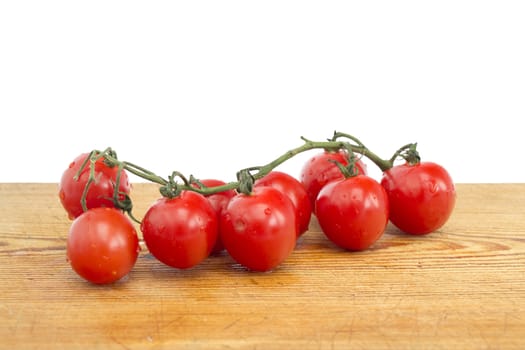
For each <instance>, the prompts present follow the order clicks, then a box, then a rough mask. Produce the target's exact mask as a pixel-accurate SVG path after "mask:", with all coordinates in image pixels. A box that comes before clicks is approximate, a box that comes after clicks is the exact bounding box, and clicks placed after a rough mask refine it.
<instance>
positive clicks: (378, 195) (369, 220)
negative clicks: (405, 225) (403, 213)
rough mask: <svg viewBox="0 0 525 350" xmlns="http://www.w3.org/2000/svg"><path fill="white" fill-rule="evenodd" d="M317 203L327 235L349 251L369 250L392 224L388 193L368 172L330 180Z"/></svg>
mask: <svg viewBox="0 0 525 350" xmlns="http://www.w3.org/2000/svg"><path fill="white" fill-rule="evenodd" d="M315 205H316V208H317V212H316V213H317V220H318V221H319V226H320V227H321V229H322V231H323V232H324V234H325V235H326V236H327V237H328V239H330V240H331V241H332V242H334V243H335V244H336V245H338V246H339V247H341V248H344V249H347V250H353V251H361V250H365V249H367V248H368V247H370V246H371V245H372V244H373V243H374V242H376V241H377V240H378V239H379V238H380V237H381V236H382V235H383V232H384V231H385V229H386V225H387V224H388V211H389V204H388V197H387V194H386V192H385V190H384V189H383V187H382V186H381V185H380V184H379V182H377V181H376V180H374V179H372V178H371V177H369V176H366V175H357V176H353V177H348V178H346V179H343V180H337V181H332V182H330V183H328V184H327V185H326V186H324V187H323V189H321V191H320V192H319V196H318V197H317V200H316V204H315Z"/></svg>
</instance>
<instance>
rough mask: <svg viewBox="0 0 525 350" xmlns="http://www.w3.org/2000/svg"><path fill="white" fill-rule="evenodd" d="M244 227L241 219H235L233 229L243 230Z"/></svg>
mask: <svg viewBox="0 0 525 350" xmlns="http://www.w3.org/2000/svg"><path fill="white" fill-rule="evenodd" d="M245 229H246V223H245V222H244V221H243V220H236V221H235V231H244V230H245Z"/></svg>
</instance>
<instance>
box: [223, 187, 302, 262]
mask: <svg viewBox="0 0 525 350" xmlns="http://www.w3.org/2000/svg"><path fill="white" fill-rule="evenodd" d="M220 230H221V234H222V241H223V243H224V246H225V247H226V250H227V251H228V253H229V254H230V256H231V257H232V258H233V259H234V260H235V261H236V262H238V263H239V264H241V265H243V266H244V267H246V268H248V269H250V270H253V271H269V270H272V269H274V268H275V267H277V266H278V265H280V264H281V263H282V262H284V261H285V260H286V258H288V256H289V255H290V254H291V253H292V251H293V249H294V247H295V242H296V236H297V233H296V232H297V224H296V216H295V208H294V206H293V203H292V201H291V200H290V199H289V198H288V197H287V196H286V195H284V194H283V193H281V192H280V191H279V190H277V189H275V188H273V187H254V188H253V191H252V193H250V194H243V193H240V194H238V195H237V196H235V197H233V198H232V199H231V200H230V202H229V203H228V206H227V207H226V208H225V209H224V211H223V212H222V214H221V220H220Z"/></svg>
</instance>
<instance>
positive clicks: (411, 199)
mask: <svg viewBox="0 0 525 350" xmlns="http://www.w3.org/2000/svg"><path fill="white" fill-rule="evenodd" d="M381 185H383V187H384V188H385V190H386V192H387V194H388V200H389V202H390V221H391V222H392V223H393V224H394V225H395V226H396V227H397V228H399V229H400V230H401V231H404V232H406V233H409V234H413V235H422V234H427V233H430V232H433V231H435V230H437V229H439V228H440V227H442V226H443V225H444V224H445V222H447V220H448V218H449V217H450V214H451V213H452V210H453V209H454V205H455V202H456V190H455V187H454V183H453V181H452V178H451V177H450V175H449V173H448V172H447V171H446V170H445V169H444V168H443V167H442V166H441V165H438V164H436V163H432V162H421V163H418V164H415V165H411V164H408V163H405V164H401V165H396V166H394V167H392V168H391V169H389V170H387V171H385V172H384V174H383V178H382V179H381Z"/></svg>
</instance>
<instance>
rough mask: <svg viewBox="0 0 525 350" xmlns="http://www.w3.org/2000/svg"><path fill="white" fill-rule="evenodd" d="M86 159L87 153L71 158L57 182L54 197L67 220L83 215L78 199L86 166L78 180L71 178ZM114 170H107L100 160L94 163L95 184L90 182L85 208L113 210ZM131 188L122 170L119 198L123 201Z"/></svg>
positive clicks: (84, 182)
mask: <svg viewBox="0 0 525 350" xmlns="http://www.w3.org/2000/svg"><path fill="white" fill-rule="evenodd" d="M88 156H89V153H84V154H81V155H80V156H78V157H77V158H75V160H73V162H71V164H69V168H67V169H66V170H65V171H64V173H63V174H62V178H61V179H60V184H59V189H58V196H59V198H60V202H61V203H62V206H63V207H64V209H65V210H66V212H67V214H68V216H69V218H70V219H74V218H76V217H77V216H79V215H80V214H82V213H83V210H82V204H81V202H80V199H81V198H82V193H83V192H84V188H85V187H86V183H87V181H88V179H89V172H90V166H89V163H88V164H87V165H86V167H85V168H84V170H82V173H81V174H80V176H79V178H78V180H75V179H74V177H75V176H76V175H77V173H78V171H79V169H80V167H81V166H82V163H83V162H84V160H85V159H86V158H87V157H88ZM117 173H118V168H117V167H109V166H108V165H106V164H105V163H104V159H103V158H100V159H99V160H97V161H96V163H95V181H94V182H92V183H91V185H90V187H89V191H88V193H87V196H86V205H87V208H88V209H90V208H98V207H109V208H113V207H114V206H115V205H114V204H113V193H114V191H115V185H116V179H117ZM130 190H131V185H130V183H129V179H128V175H127V173H126V172H125V171H122V174H121V177H120V185H119V188H118V191H119V193H121V196H120V197H119V198H120V199H124V194H127V195H129V193H130Z"/></svg>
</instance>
